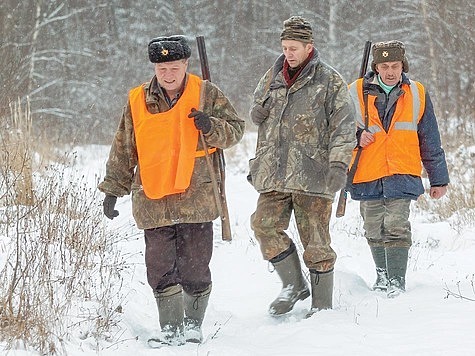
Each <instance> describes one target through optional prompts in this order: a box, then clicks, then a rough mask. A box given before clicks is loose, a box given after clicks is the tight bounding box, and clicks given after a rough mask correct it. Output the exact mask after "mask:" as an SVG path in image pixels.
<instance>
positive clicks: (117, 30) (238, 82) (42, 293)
mask: <svg viewBox="0 0 475 356" xmlns="http://www.w3.org/2000/svg"><path fill="white" fill-rule="evenodd" d="M474 14H475V3H474V2H473V1H470V0H453V1H430V0H412V1H406V0H395V1H390V2H386V1H378V0H369V1H368V0H365V1H363V0H354V1H343V0H328V1H314V0H299V1H292V0H289V1H280V0H275V1H246V0H243V1H235V0H229V1H228V0H214V1H211V0H185V1H152V0H143V1H140V2H137V1H129V0H109V1H103V2H101V1H92V0H76V1H73V0H70V1H56V0H29V1H20V2H18V1H16V0H4V1H2V2H1V3H0V59H1V64H0V153H1V154H0V163H1V164H0V331H1V333H0V350H1V348H2V347H5V348H6V349H10V348H12V349H17V348H27V349H32V350H38V352H39V353H41V354H65V353H66V350H65V349H64V345H65V343H66V340H69V341H71V339H73V340H74V338H77V339H79V340H91V339H92V340H95V341H94V342H95V344H94V342H91V344H94V345H92V346H91V347H93V348H96V349H97V350H102V349H104V347H106V348H107V347H110V345H111V344H112V345H114V344H115V343H118V342H120V341H118V340H121V338H123V337H122V335H121V334H117V333H118V332H117V330H118V329H120V328H118V325H119V324H120V323H121V319H122V312H123V311H122V306H121V302H122V301H126V300H127V299H128V298H129V297H130V296H129V295H128V293H129V292H128V290H127V288H125V286H124V284H125V283H124V278H125V277H124V276H125V275H126V274H127V273H126V272H130V270H131V269H134V268H136V267H134V266H135V265H134V264H135V263H136V262H130V261H131V260H133V261H141V259H142V258H141V256H137V255H136V253H134V252H129V251H124V250H123V249H122V247H121V246H122V245H121V244H122V243H123V242H124V241H131V240H138V239H139V238H140V236H139V233H138V232H137V231H136V229H134V227H133V226H132V225H130V222H129V221H128V220H127V218H123V219H124V220H123V221H122V220H121V221H120V222H119V223H117V222H115V224H114V225H113V226H108V225H107V222H104V218H103V216H102V210H101V201H102V195H101V194H99V193H98V192H97V190H96V189H95V186H96V184H97V180H99V179H100V173H101V170H102V169H103V168H104V167H103V163H104V162H102V161H101V162H99V163H101V165H100V166H96V164H99V163H98V162H95V161H92V160H90V161H83V156H87V157H89V159H91V152H93V156H94V154H96V151H95V150H96V149H97V154H96V157H93V158H99V157H100V158H104V157H105V152H106V151H107V147H106V149H105V150H104V147H103V145H105V146H108V145H109V144H110V142H111V139H112V137H113V134H114V132H115V129H116V127H117V124H118V120H119V117H120V114H121V112H122V108H123V105H124V104H125V101H126V97H127V91H128V90H129V89H130V88H131V87H134V86H136V85H138V84H140V83H142V82H144V81H147V80H149V79H150V78H151V76H152V75H153V66H152V64H151V63H150V62H149V61H148V56H147V49H146V48H147V43H148V41H149V40H150V39H151V38H153V37H156V36H160V35H171V34H185V35H187V36H189V37H190V39H191V45H192V51H193V52H192V59H191V71H192V72H195V73H198V74H200V68H199V62H198V55H197V50H196V45H195V42H194V37H195V36H197V35H203V36H205V40H206V46H207V53H208V57H209V61H210V69H211V79H212V81H213V82H215V83H216V84H217V85H218V86H219V87H220V88H221V89H222V90H223V91H224V92H225V93H226V94H227V95H228V97H229V98H230V99H231V101H232V102H233V103H234V105H235V107H236V108H237V110H238V112H239V113H240V114H241V116H242V117H243V118H245V119H246V121H247V128H246V132H247V134H246V137H245V140H243V143H242V144H240V145H238V146H237V147H236V148H234V149H233V150H231V151H230V152H226V157H227V161H228V167H230V171H231V172H230V173H231V174H233V175H235V176H236V177H235V178H236V179H237V178H238V177H240V175H245V173H246V170H247V159H248V158H249V155H252V154H253V148H254V147H253V139H254V138H253V137H254V136H253V131H254V130H255V127H254V126H253V125H252V124H251V123H250V122H249V120H248V117H247V113H248V110H249V104H250V100H251V96H252V92H253V90H254V88H255V86H256V84H257V81H258V80H259V78H260V77H261V75H262V74H263V73H264V72H265V71H266V69H267V68H268V67H269V66H270V65H271V64H272V63H273V61H274V60H275V58H276V57H277V56H278V55H279V54H280V53H281V49H280V41H279V34H280V31H281V28H282V22H283V21H284V20H285V19H287V18H288V17H289V16H291V15H302V16H304V17H306V18H307V19H308V20H309V21H310V22H311V23H312V25H313V29H314V37H315V46H316V47H317V49H318V50H319V51H320V55H321V57H322V59H323V60H325V61H327V62H328V63H329V64H331V65H332V66H333V67H335V68H336V69H337V70H338V71H339V72H340V73H341V74H342V75H343V76H344V78H345V79H346V80H347V81H348V82H351V81H352V80H354V79H355V78H356V76H357V74H358V70H359V66H360V61H361V55H362V52H363V47H364V43H365V41H366V40H371V41H373V42H376V41H381V40H390V39H398V40H401V41H403V42H405V44H406V49H407V57H408V60H409V67H410V68H409V76H410V77H411V78H412V79H415V80H420V81H422V83H423V84H424V85H425V86H426V88H427V90H428V91H429V92H430V94H431V97H432V101H433V103H434V106H435V110H436V114H437V116H438V121H439V126H440V129H441V134H442V141H443V145H444V148H445V150H446V152H447V160H448V164H449V169H450V175H451V186H450V189H449V193H448V195H447V197H446V198H444V199H442V200H440V201H430V200H428V199H426V198H425V197H421V198H420V199H419V200H418V202H417V206H416V207H415V210H416V211H418V212H422V211H424V212H427V214H428V216H424V218H425V219H429V220H430V221H433V222H445V223H447V224H448V225H449V226H450V229H451V231H455V232H457V233H460V234H463V231H465V230H466V229H467V228H469V229H471V228H473V226H474V221H475V188H474V187H475V185H474V184H473V181H474V179H475V172H474V171H475V168H474V164H473V159H474V158H475V140H474V137H475V86H474V84H473V83H474V80H475V72H474V71H473V68H475V55H474V54H475V43H474V42H475V30H474V20H475V19H474ZM78 147H79V148H78ZM81 150H86V151H87V152H89V154H85V155H81V154H80V152H81ZM78 152H79V153H78ZM83 153H84V151H83ZM78 169H79V170H80V172H79V173H78V172H77V170H78ZM87 169H88V170H89V171H88V172H89V174H86V170H87ZM91 170H92V171H93V173H92V174H91ZM94 172H96V173H94ZM238 182H239V183H236V182H235V184H236V186H235V187H240V186H239V184H240V182H241V180H239V181H238ZM235 187H233V188H235ZM246 187H247V186H246ZM248 188H250V187H248ZM246 194H247V193H243V196H245V197H247V195H246ZM244 205H246V208H244ZM250 205H252V204H251V203H250V202H249V201H248V200H247V201H245V202H243V209H242V210H243V212H242V214H243V215H246V216H247V215H249V214H248V212H247V207H248V206H250ZM350 205H351V204H350ZM124 210H125V209H124ZM124 210H122V211H121V214H123V211H124ZM244 212H245V214H244ZM354 212H355V213H356V209H354ZM236 213H237V212H236ZM351 214H352V213H351V211H350V215H351ZM356 216H357V214H355V215H354V219H357V218H356ZM352 222H353V220H350V221H349V222H347V223H345V225H344V226H343V227H341V226H340V227H339V229H346V230H345V231H344V233H345V234H348V235H352V234H357V233H361V232H360V231H359V232H358V231H357V232H356V233H355V229H357V228H356V227H355V226H356V225H357V224H358V221H357V220H354V224H353V225H351V223H352ZM237 230H238V231H241V232H245V233H247V234H249V231H248V230H249V228H248V226H243V225H241V226H239V229H237ZM340 232H342V231H340ZM244 238H247V236H245V237H244ZM244 242H246V243H247V244H251V245H252V244H253V242H252V238H250V237H249V241H244ZM233 243H235V242H233ZM426 243H427V245H424V246H426V247H427V248H436V247H437V246H435V247H434V246H431V242H430V241H429V242H426ZM254 244H255V242H254ZM454 244H455V243H454ZM238 246H239V247H241V246H240V245H238ZM234 247H236V245H234ZM222 248H223V249H225V248H226V247H222ZM247 248H248V246H247V245H245V246H242V249H243V250H247ZM137 263H139V262H137ZM261 267H262V266H260V267H259V268H261ZM218 277H219V276H218ZM469 283H471V287H472V290H473V292H471V291H469V292H468V294H467V292H466V291H461V290H458V291H455V292H453V289H451V290H450V289H449V294H455V295H458V296H459V297H462V298H466V299H469V300H470V299H471V300H472V302H473V298H474V297H475V289H474V279H473V274H472V275H471V282H470V280H469ZM263 299H265V298H263ZM267 299H268V298H267ZM72 330H74V331H72ZM78 330H79V331H78ZM274 331H275V330H274ZM72 335H73V336H72ZM282 336H283V337H284V335H283V334H282Z"/></svg>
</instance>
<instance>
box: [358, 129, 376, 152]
mask: <svg viewBox="0 0 475 356" xmlns="http://www.w3.org/2000/svg"><path fill="white" fill-rule="evenodd" d="M373 142H374V135H373V134H372V133H371V132H369V131H366V130H363V131H362V132H361V136H360V146H361V147H363V148H364V147H366V146H368V145H370V144H372V143H373Z"/></svg>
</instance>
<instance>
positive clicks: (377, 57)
mask: <svg viewBox="0 0 475 356" xmlns="http://www.w3.org/2000/svg"><path fill="white" fill-rule="evenodd" d="M372 52H373V61H372V63H371V68H372V69H373V71H374V72H376V73H377V71H376V64H379V63H384V62H398V61H401V62H402V70H403V72H405V73H407V72H408V71H409V63H408V61H407V57H406V47H405V46H404V43H402V42H400V41H394V40H393V41H387V42H377V43H375V44H374V45H373V48H372Z"/></svg>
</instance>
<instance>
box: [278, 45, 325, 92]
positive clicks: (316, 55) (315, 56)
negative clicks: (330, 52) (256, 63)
mask: <svg viewBox="0 0 475 356" xmlns="http://www.w3.org/2000/svg"><path fill="white" fill-rule="evenodd" d="M284 61H285V56H284V54H281V55H280V56H279V57H278V58H277V59H276V61H275V62H274V71H273V78H272V81H271V84H270V89H277V88H280V87H282V86H286V83H285V80H282V82H279V81H276V80H275V78H276V77H277V75H278V74H279V73H280V75H281V76H282V79H283V74H282V70H283V69H284ZM318 63H320V55H319V53H318V50H317V49H316V48H315V47H313V57H312V59H311V60H310V61H309V62H308V64H307V65H306V66H305V67H304V68H303V69H302V72H300V75H299V76H298V78H297V79H296V80H295V82H294V86H295V83H299V82H300V81H301V80H302V78H305V77H307V76H308V75H309V74H310V73H312V71H313V70H314V69H315V68H316V67H317V65H318Z"/></svg>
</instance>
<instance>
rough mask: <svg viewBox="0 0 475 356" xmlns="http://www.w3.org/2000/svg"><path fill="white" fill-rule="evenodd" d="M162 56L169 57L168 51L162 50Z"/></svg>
mask: <svg viewBox="0 0 475 356" xmlns="http://www.w3.org/2000/svg"><path fill="white" fill-rule="evenodd" d="M162 56H168V49H166V48H164V49H162Z"/></svg>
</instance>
